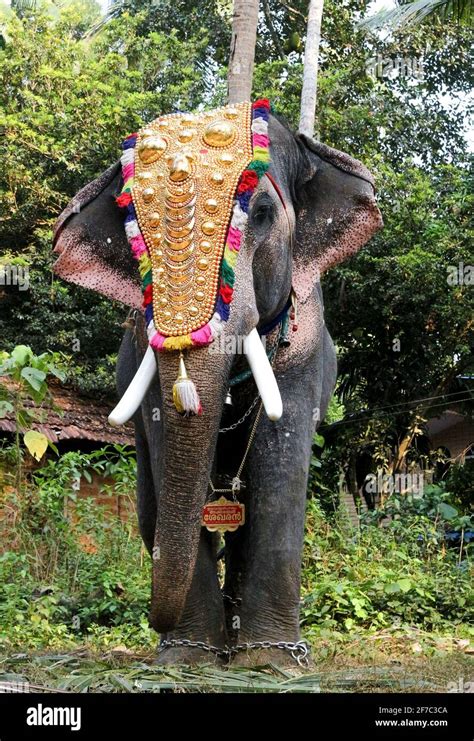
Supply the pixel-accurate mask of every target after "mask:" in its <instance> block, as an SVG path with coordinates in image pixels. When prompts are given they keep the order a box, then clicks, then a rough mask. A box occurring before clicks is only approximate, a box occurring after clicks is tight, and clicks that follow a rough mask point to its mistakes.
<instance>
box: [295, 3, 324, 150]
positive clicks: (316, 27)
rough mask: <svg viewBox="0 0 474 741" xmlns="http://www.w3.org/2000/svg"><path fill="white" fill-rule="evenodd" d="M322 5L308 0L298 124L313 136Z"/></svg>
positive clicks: (307, 134)
mask: <svg viewBox="0 0 474 741" xmlns="http://www.w3.org/2000/svg"><path fill="white" fill-rule="evenodd" d="M323 6H324V0H310V2H309V9H308V30H307V33H306V45H305V51H304V66H303V89H302V91H301V111H300V125H299V131H300V133H301V134H305V135H306V136H314V120H315V116H316V97H317V91H318V66H319V44H320V42H321V20H322V17H323Z"/></svg>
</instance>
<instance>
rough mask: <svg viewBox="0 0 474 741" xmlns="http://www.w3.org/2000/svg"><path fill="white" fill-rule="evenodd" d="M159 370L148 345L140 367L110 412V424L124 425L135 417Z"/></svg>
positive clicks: (114, 425) (115, 425)
mask: <svg viewBox="0 0 474 741" xmlns="http://www.w3.org/2000/svg"><path fill="white" fill-rule="evenodd" d="M156 371H157V367H156V359H155V353H154V352H153V350H152V349H151V347H150V346H148V348H147V351H146V353H145V355H144V356H143V360H142V362H141V363H140V367H139V369H138V370H137V372H136V373H135V375H134V376H133V378H132V380H131V382H130V385H129V387H128V388H127V390H126V391H125V393H124V395H123V396H122V398H121V399H120V401H119V403H118V404H117V406H116V407H115V409H114V410H113V411H112V412H110V414H109V424H111V425H112V426H113V427H118V426H119V425H124V424H125V422H128V420H129V419H131V418H132V417H133V415H134V414H135V412H136V411H137V409H138V407H139V406H140V404H141V403H142V401H143V399H144V398H145V394H146V392H147V391H148V389H149V388H150V384H151V382H152V381H153V378H154V377H155V373H156Z"/></svg>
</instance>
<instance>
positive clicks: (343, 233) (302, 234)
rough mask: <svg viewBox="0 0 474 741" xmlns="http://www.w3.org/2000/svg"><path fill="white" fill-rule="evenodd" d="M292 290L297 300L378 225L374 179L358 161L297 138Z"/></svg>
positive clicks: (303, 297) (369, 235) (355, 249)
mask: <svg viewBox="0 0 474 741" xmlns="http://www.w3.org/2000/svg"><path fill="white" fill-rule="evenodd" d="M297 143H298V145H299V147H300V151H301V154H302V157H303V165H302V167H301V171H300V172H301V176H300V181H299V184H298V187H297V217H296V244H295V250H294V264H293V289H294V291H295V293H296V296H297V297H298V299H299V300H300V301H301V302H303V303H304V302H305V301H306V300H307V299H308V297H309V296H310V295H311V294H312V292H313V289H314V286H315V284H316V283H317V282H318V280H319V277H320V275H321V274H322V273H323V272H324V271H326V270H328V269H329V268H331V267H333V266H334V265H337V264H338V263H339V262H342V260H345V259H346V258H348V257H350V256H351V255H353V254H355V253H356V252H357V251H358V250H359V249H360V248H361V247H362V246H363V245H364V244H365V243H366V242H368V240H369V239H370V238H371V236H372V235H373V234H374V233H375V232H376V231H377V230H378V229H380V227H381V226H382V223H383V222H382V217H381V214H380V211H379V209H378V208H377V205H376V203H375V197H374V194H375V189H374V180H373V177H372V175H371V174H370V172H369V171H368V170H367V168H366V167H365V166H364V165H363V164H362V163H361V162H359V161H358V160H355V159H353V158H352V157H349V155H347V154H344V153H343V152H339V151H337V150H336V149H332V148H331V147H328V146H326V145H325V144H321V143H320V142H315V141H313V140H312V139H309V138H308V137H306V136H304V135H302V134H299V135H298V136H297Z"/></svg>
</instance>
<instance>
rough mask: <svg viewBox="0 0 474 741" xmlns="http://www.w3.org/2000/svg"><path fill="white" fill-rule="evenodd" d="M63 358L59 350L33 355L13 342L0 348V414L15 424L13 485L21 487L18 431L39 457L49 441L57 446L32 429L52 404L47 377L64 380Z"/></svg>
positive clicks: (20, 453)
mask: <svg viewBox="0 0 474 741" xmlns="http://www.w3.org/2000/svg"><path fill="white" fill-rule="evenodd" d="M59 364H62V358H60V357H59V355H58V354H50V353H42V354H41V355H35V354H34V353H33V351H32V350H31V348H30V347H28V346H27V345H16V347H14V348H13V350H12V352H11V353H7V352H5V351H3V352H0V379H1V380H0V418H1V417H5V416H6V415H7V414H10V415H12V416H13V420H14V424H15V445H14V450H15V464H16V485H17V488H18V490H19V489H20V488H21V478H22V476H21V463H22V457H23V454H22V450H21V448H20V435H21V434H22V435H23V442H24V444H25V446H26V448H27V449H28V451H29V453H30V454H31V455H32V456H33V457H34V458H36V460H38V461H39V460H41V458H42V457H43V455H44V453H45V452H46V449H47V447H48V445H49V446H50V447H52V448H53V450H56V448H55V446H54V445H53V444H52V443H51V442H50V441H49V440H48V438H47V437H46V435H44V434H43V433H42V432H38V431H37V430H34V429H31V428H32V425H33V424H34V423H38V422H42V421H44V416H45V414H46V413H47V410H48V408H50V407H51V406H52V399H51V394H50V392H49V388H48V383H47V377H48V375H53V376H55V377H56V378H58V379H60V380H63V379H64V373H63V371H62V370H61V369H60V367H59Z"/></svg>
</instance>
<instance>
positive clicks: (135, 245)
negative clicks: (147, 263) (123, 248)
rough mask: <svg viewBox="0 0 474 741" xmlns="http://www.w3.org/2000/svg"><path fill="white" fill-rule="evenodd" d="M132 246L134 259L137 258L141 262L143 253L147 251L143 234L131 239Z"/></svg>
mask: <svg viewBox="0 0 474 741" xmlns="http://www.w3.org/2000/svg"><path fill="white" fill-rule="evenodd" d="M130 246H131V248H132V252H133V254H134V257H136V258H137V260H139V259H140V257H141V256H142V255H143V253H144V252H146V251H147V248H146V244H145V240H144V239H143V237H142V235H141V234H138V235H137V236H136V237H132V238H131V240H130Z"/></svg>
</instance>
